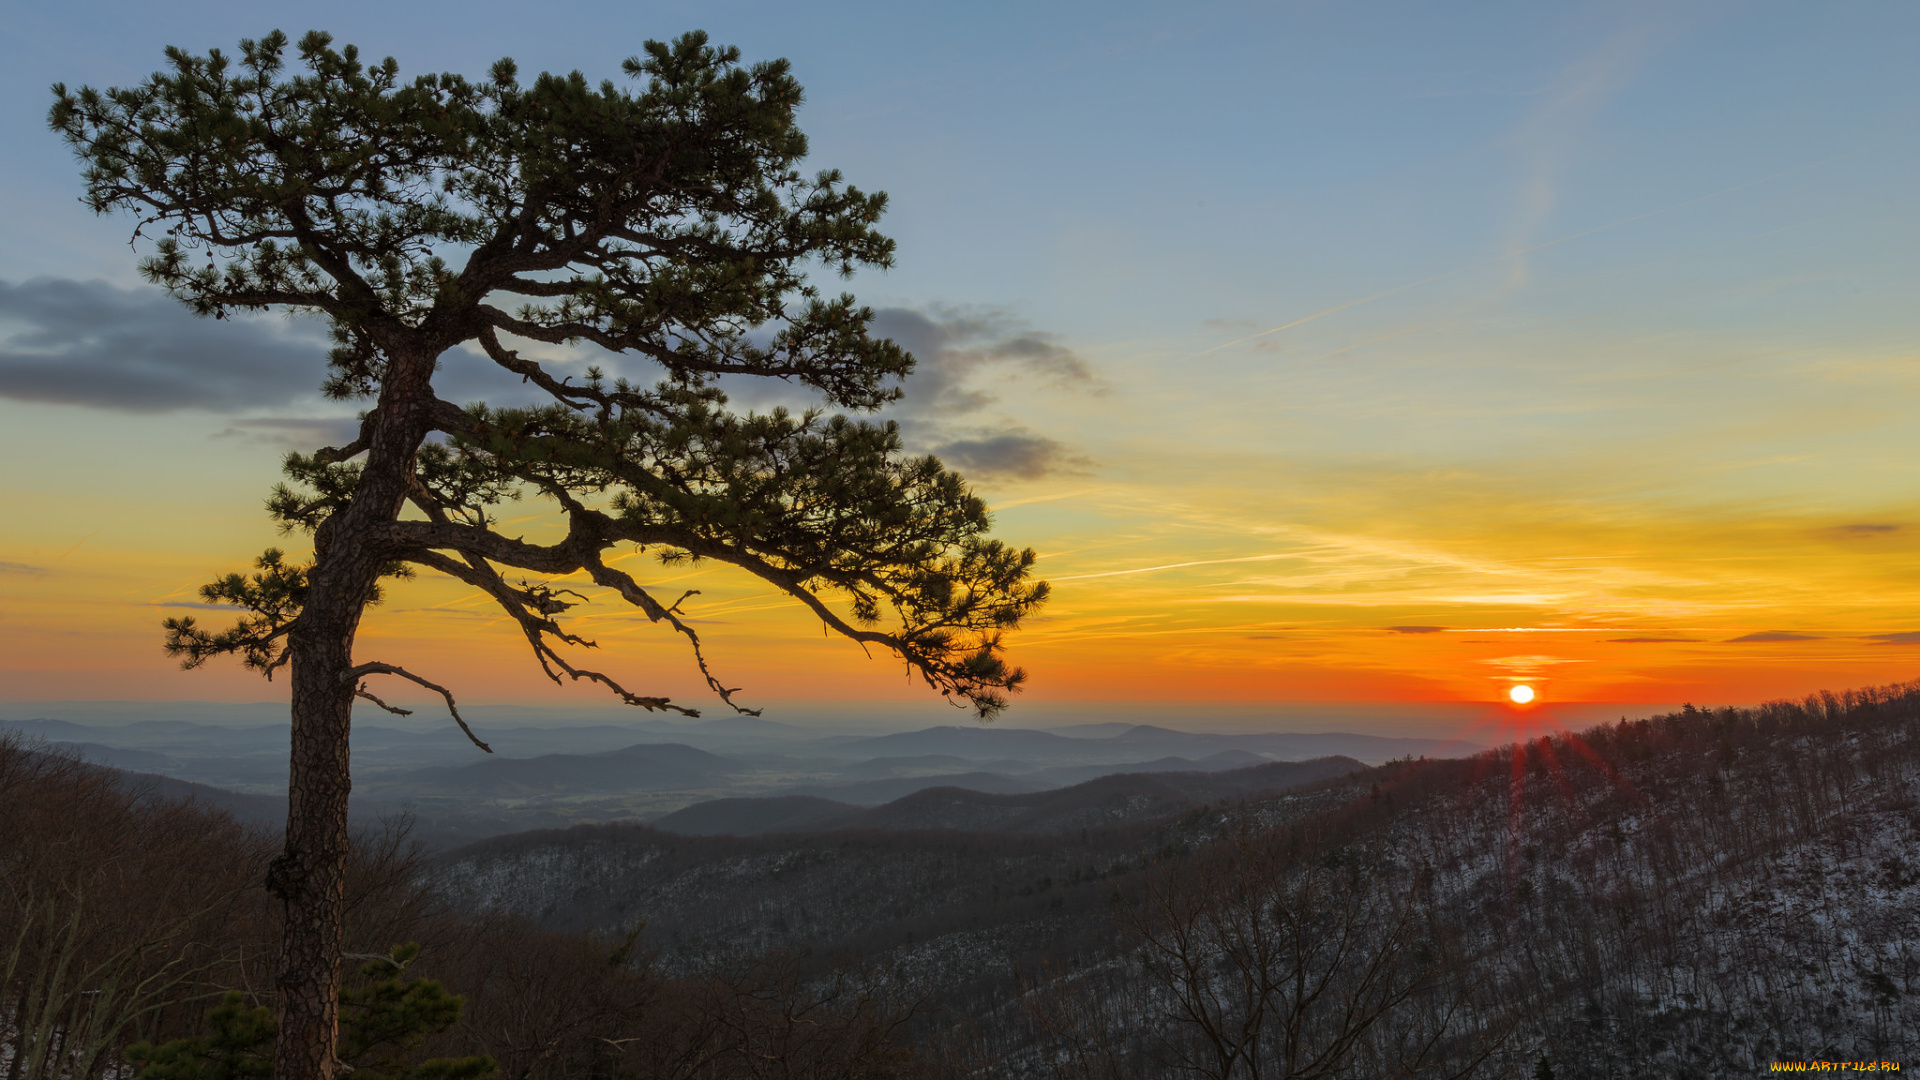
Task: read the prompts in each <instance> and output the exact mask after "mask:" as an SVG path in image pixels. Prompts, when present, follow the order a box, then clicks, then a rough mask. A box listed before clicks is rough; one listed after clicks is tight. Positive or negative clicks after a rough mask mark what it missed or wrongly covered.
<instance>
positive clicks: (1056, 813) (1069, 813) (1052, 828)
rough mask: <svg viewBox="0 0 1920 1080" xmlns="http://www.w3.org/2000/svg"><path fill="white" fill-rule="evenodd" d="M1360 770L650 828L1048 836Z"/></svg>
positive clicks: (806, 798)
mask: <svg viewBox="0 0 1920 1080" xmlns="http://www.w3.org/2000/svg"><path fill="white" fill-rule="evenodd" d="M1366 767H1367V766H1366V765H1364V764H1363V763H1361V762H1359V761H1356V760H1354V759H1353V758H1349V757H1325V758H1318V759H1315V760H1313V761H1301V762H1269V763H1267V764H1263V765H1255V766H1252V767H1251V768H1243V769H1232V770H1222V771H1215V772H1162V773H1115V774H1111V775H1107V776H1101V777H1097V778H1095V779H1092V780H1088V781H1086V782H1084V783H1080V784H1075V785H1073V786H1070V787H1063V788H1054V789H1049V790H1044V791H1033V792H1022V793H1009V792H991V791H982V790H979V789H977V788H967V787H963V786H955V785H942V786H938V787H926V788H921V789H919V790H916V791H913V792H910V793H908V794H906V795H904V796H902V797H900V798H897V799H894V800H892V801H891V802H887V803H884V804H882V805H880V806H874V807H861V806H856V805H852V804H849V803H844V802H837V801H834V800H831V799H825V798H820V797H818V796H812V795H783V796H772V797H767V798H727V799H714V800H710V801H708V802H702V803H695V804H694V805H692V806H689V807H687V808H686V809H684V810H678V811H675V812H674V813H671V814H668V815H666V816H665V817H662V818H659V819H657V820H655V821H653V822H652V823H651V824H652V826H653V827H654V828H656V829H659V830H661V831H663V832H671V833H678V834H681V835H684V836H719V835H733V836H756V835H762V834H766V833H775V832H818V831H829V830H846V829H886V830H901V829H958V830H972V831H992V832H1012V833H1056V832H1065V831H1068V830H1072V829H1085V828H1092V827H1096V826H1102V825H1113V824H1119V823H1122V822H1137V821H1150V820H1156V819H1159V818H1165V817H1171V816H1173V815H1175V814H1179V813H1182V812H1184V811H1186V810H1189V809H1192V808H1193V807H1195V806H1199V805H1203V804H1206V803H1210V802H1215V801H1218V800H1221V799H1232V798H1244V797H1247V796H1250V795H1254V794H1271V793H1274V792H1278V791H1283V790H1285V789H1287V788H1290V787H1296V786H1299V785H1301V784H1310V783H1314V782H1317V781H1321V780H1328V779H1332V778H1335V777H1340V776H1345V775H1348V774H1349V773H1353V772H1358V771H1360V770H1362V769H1365V768H1366ZM983 775H989V776H990V775H992V774H983Z"/></svg>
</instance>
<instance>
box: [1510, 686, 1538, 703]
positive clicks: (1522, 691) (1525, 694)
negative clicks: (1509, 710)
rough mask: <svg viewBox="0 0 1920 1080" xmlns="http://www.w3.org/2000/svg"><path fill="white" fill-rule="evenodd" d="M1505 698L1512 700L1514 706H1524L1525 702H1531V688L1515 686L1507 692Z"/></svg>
mask: <svg viewBox="0 0 1920 1080" xmlns="http://www.w3.org/2000/svg"><path fill="white" fill-rule="evenodd" d="M1507 696H1508V697H1510V698H1512V699H1513V703H1514V704H1515V705H1525V704H1526V703H1527V702H1529V701H1532V700H1533V687H1531V686H1525V685H1522V686H1516V687H1514V688H1513V689H1511V690H1509V691H1507Z"/></svg>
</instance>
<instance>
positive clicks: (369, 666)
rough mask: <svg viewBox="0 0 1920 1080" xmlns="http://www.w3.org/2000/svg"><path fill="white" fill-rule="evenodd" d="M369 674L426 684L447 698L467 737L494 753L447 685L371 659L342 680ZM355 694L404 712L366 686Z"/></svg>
mask: <svg viewBox="0 0 1920 1080" xmlns="http://www.w3.org/2000/svg"><path fill="white" fill-rule="evenodd" d="M368 675H398V676H400V677H401V678H403V679H406V680H407V681H408V682H413V683H418V684H419V685H421V686H424V687H426V688H427V689H429V690H432V691H434V692H436V693H438V694H439V695H440V696H441V697H443V698H446V699H447V711H448V712H450V713H452V714H453V722H454V723H456V724H459V725H460V730H461V731H464V732H466V733H467V738H469V739H472V740H473V745H475V746H477V747H479V748H480V749H482V750H485V751H486V752H487V753H489V754H491V753H493V747H491V746H488V745H487V744H486V743H483V742H481V741H480V736H478V735H475V734H474V733H473V729H472V728H470V727H468V726H467V722H466V721H465V720H463V719H461V717H460V710H459V709H458V708H456V707H455V706H454V704H453V691H451V690H448V689H447V688H446V687H444V686H441V685H440V684H439V683H437V682H429V681H428V680H426V679H423V678H421V677H420V676H418V675H415V674H414V673H413V672H411V671H408V670H407V669H406V668H403V667H400V666H399V665H397V664H383V663H380V662H379V661H378V660H375V661H370V662H368V663H365V664H360V665H357V666H355V667H352V668H349V669H347V671H346V672H344V673H343V674H342V677H341V681H342V682H357V681H359V680H360V679H362V678H364V677H366V676H368ZM355 696H357V697H364V698H372V699H373V701H374V703H375V704H377V705H379V706H380V707H381V708H383V709H386V710H387V711H388V712H403V710H400V709H395V708H393V707H391V706H389V705H388V704H386V703H385V702H383V701H381V700H380V699H379V698H376V697H373V695H372V694H369V693H367V692H366V689H365V688H364V687H362V688H361V689H360V690H358V691H356V692H355Z"/></svg>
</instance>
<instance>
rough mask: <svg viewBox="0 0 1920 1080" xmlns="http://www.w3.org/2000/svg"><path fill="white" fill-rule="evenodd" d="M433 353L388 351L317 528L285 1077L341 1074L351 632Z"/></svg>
mask: <svg viewBox="0 0 1920 1080" xmlns="http://www.w3.org/2000/svg"><path fill="white" fill-rule="evenodd" d="M433 364H434V360H433V357H432V355H431V354H425V355H422V354H419V353H414V354H412V355H408V354H404V353H403V354H398V355H392V354H390V368H389V373H390V377H389V379H388V380H387V383H386V385H385V387H384V388H383V389H382V392H381V395H380V403H379V405H378V407H377V408H376V409H375V412H374V416H373V417H372V421H373V425H372V431H371V436H372V437H371V439H370V441H369V446H368V451H367V459H366V465H365V470H364V472H363V473H362V474H361V480H360V483H359V485H358V486H357V487H356V488H355V489H354V496H353V501H352V503H351V504H349V505H348V506H347V507H346V509H344V510H343V511H341V512H340V513H339V514H337V515H335V516H334V517H333V518H332V519H330V520H328V521H327V522H326V523H324V524H323V525H322V526H321V527H320V530H319V532H318V533H316V534H315V536H314V566H313V570H312V572H311V574H310V575H309V577H308V595H307V599H306V603H305V605H304V606H303V607H302V608H301V612H300V618H299V622H298V623H297V624H296V625H295V627H294V628H293V630H292V632H291V633H290V634H289V635H288V648H289V649H290V650H291V653H292V659H291V660H290V662H289V667H290V682H291V684H292V724H293V730H292V745H291V748H290V753H289V755H288V776H287V832H286V843H285V847H284V849H283V850H282V852H281V854H280V857H279V858H277V859H275V860H274V861H273V865H272V866H271V867H270V868H269V869H268V872H267V887H268V889H269V890H271V891H272V892H273V893H274V895H276V896H278V897H279V898H280V899H281V900H282V901H283V902H284V903H285V906H286V908H285V916H284V919H285V921H284V923H283V925H282V930H281V942H280V971H279V975H278V976H277V977H276V979H275V981H274V988H275V990H276V991H277V997H278V1002H277V1005H278V1009H277V1011H278V1017H277V1019H278V1021H279V1034H278V1037H277V1038H276V1040H275V1043H274V1071H273V1075H274V1077H275V1080H334V1078H335V1077H336V1076H337V1075H338V1074H339V1073H340V1071H341V1070H340V1066H339V1062H338V1060H337V1059H336V1057H335V1053H336V1048H337V1046H338V1031H339V1022H340V966H341V964H340V952H341V948H342V939H343V935H344V932H345V917H346V871H347V848H348V831H347V800H348V796H349V794H350V793H351V791H352V789H353V780H352V775H351V772H350V770H349V760H348V759H349V753H348V748H349V739H350V735H351V732H352V719H353V700H354V688H355V680H354V679H353V677H352V674H351V673H352V671H353V667H354V662H353V639H354V634H355V633H356V632H357V631H358V630H359V627H360V616H361V614H362V613H363V612H364V610H365V609H366V605H367V600H368V598H369V597H370V596H371V595H372V593H373V590H374V587H375V586H376V585H377V584H378V582H379V579H380V574H381V571H382V569H383V568H384V567H385V566H386V564H387V561H388V559H387V555H386V552H385V549H384V545H383V544H382V542H381V540H380V536H381V534H382V530H383V527H384V526H386V525H389V524H391V523H392V522H394V521H395V520H397V519H398V518H399V515H400V509H401V507H402V505H403V504H404V501H405V498H406V493H407V489H408V485H409V483H410V482H411V479H412V476H413V471H414V467H415V455H416V453H417V452H418V450H419V447H420V443H421V440H422V439H424V438H425V436H426V433H427V430H428V426H427V425H428V420H427V412H428V410H427V408H426V405H427V404H428V403H430V402H431V401H432V399H433V395H432V392H431V387H430V385H429V379H430V377H431V375H432V372H433Z"/></svg>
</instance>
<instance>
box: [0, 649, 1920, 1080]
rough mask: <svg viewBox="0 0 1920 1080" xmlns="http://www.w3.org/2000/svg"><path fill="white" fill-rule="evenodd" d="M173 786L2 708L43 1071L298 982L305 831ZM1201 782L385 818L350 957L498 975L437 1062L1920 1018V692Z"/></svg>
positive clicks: (1853, 1031)
mask: <svg viewBox="0 0 1920 1080" xmlns="http://www.w3.org/2000/svg"><path fill="white" fill-rule="evenodd" d="M1262 768H1265V767H1262ZM1196 775H1198V774H1196ZM1205 775H1206V776H1208V777H1211V778H1213V779H1210V780H1207V781H1206V783H1215V782H1223V781H1219V779H1218V778H1220V777H1223V776H1230V775H1231V774H1230V773H1214V774H1205ZM1121 781H1127V778H1125V777H1120V778H1108V779H1107V780H1105V781H1101V782H1099V784H1096V785H1089V790H1091V791H1093V792H1095V793H1099V792H1102V791H1105V790H1106V787H1102V786H1100V785H1101V784H1104V785H1106V786H1107V787H1114V786H1115V785H1118V786H1119V787H1125V784H1121V783H1120V782H1121ZM1128 782H1129V783H1130V782H1131V781H1128ZM1154 782H1155V783H1159V782H1160V781H1158V780H1156V781H1154ZM1191 783H1193V784H1195V785H1199V784H1201V783H1202V781H1201V780H1198V779H1196V780H1193V781H1191ZM1169 790H1172V789H1171V788H1169ZM1195 790H1199V789H1198V788H1195ZM167 794H168V793H167V792H165V791H156V790H152V789H150V788H149V789H141V788H139V787H138V786H137V785H135V786H129V784H128V783H127V781H126V780H125V778H124V776H123V775H122V774H114V773H112V772H110V771H108V770H104V769H100V768H98V767H95V766H91V765H87V764H84V763H81V762H79V761H77V760H75V759H73V758H71V757H68V756H62V755H59V754H49V753H45V752H40V751H36V750H33V749H31V748H28V747H25V746H23V745H21V744H20V743H19V742H17V741H13V740H6V739H0V818H4V820H5V821H6V822H7V823H8V825H9V828H6V829H0V950H4V954H0V955H3V956H4V959H5V964H4V967H0V974H4V982H0V1035H3V1036H4V1043H5V1047H6V1049H5V1050H4V1051H0V1068H4V1069H5V1070H6V1075H7V1076H8V1077H10V1078H13V1077H18V1078H21V1080H40V1078H43V1077H55V1076H61V1077H82V1076H92V1077H104V1076H106V1075H108V1074H109V1073H110V1072H111V1073H115V1074H116V1075H119V1074H121V1073H120V1070H121V1069H122V1068H123V1061H124V1059H123V1057H122V1056H121V1055H122V1054H123V1053H124V1051H125V1049H126V1047H128V1046H129V1045H130V1044H132V1043H134V1042H137V1041H139V1040H142V1039H156V1038H163V1037H173V1036H176V1035H179V1034H184V1033H192V1032H194V1031H197V1030H203V1028H202V1025H203V1024H204V1020H203V1019H202V1017H203V1015H204V1013H205V1009H206V1007H207V1006H208V1004H209V1003H210V1002H211V1001H213V1000H216V998H217V995H218V993H219V992H220V991H222V990H224V989H238V990H241V991H243V992H244V993H245V994H247V995H251V996H252V997H253V998H254V999H255V1000H259V1001H266V1000H267V997H266V995H265V994H264V993H263V990H262V988H264V987H268V986H270V985H271V979H270V977H269V975H268V974H267V971H266V967H267V965H268V964H269V963H270V961H271V957H272V955H273V941H272V937H273V934H272V924H273V918H272V916H273V905H272V902H271V901H270V900H269V899H268V898H267V896H266V894H265V892H264V890H263V889H261V888H260V885H259V882H260V881H261V878H262V872H263V868H264V863H265V859H266V858H267V856H268V854H269V853H270V851H271V844H270V843H268V842H267V838H266V837H265V836H264V835H263V834H262V833H261V832H259V831H257V827H249V826H244V825H242V824H238V823H236V822H235V821H234V820H233V819H232V818H231V817H230V816H229V815H228V813H227V812H226V811H224V810H221V809H218V808H215V807H212V806H210V805H208V804H206V803H204V802H185V803H183V802H179V801H172V800H170V799H169V798H168V797H167ZM928 797H929V793H926V792H923V793H921V794H920V795H919V796H916V797H915V798H918V799H922V800H925V799H927V798H928ZM942 797H950V798H956V799H961V800H962V801H968V802H969V803H970V804H978V805H983V806H989V807H999V808H1001V809H1006V808H1007V807H1008V806H1010V805H1012V804H1011V803H1009V802H1008V800H1009V799H1012V800H1014V801H1015V802H1018V801H1019V800H1027V801H1032V800H1033V798H1034V797H1033V796H1018V797H1009V796H987V795H970V796H963V795H959V794H956V795H953V796H942ZM1063 797H1065V796H1063ZM1074 798H1078V796H1075V797H1074ZM982 800H984V802H983V801H982ZM1068 801H1069V802H1072V801H1073V799H1071V798H1069V799H1068ZM1096 801H1097V800H1096ZM853 809H854V810H855V811H857V812H859V813H871V812H872V811H871V810H861V809H859V808H853ZM1031 809H1032V807H1026V808H1025V809H1023V810H1021V812H1026V811H1027V810H1031ZM834 812H835V813H844V812H845V811H840V810H836V811H834ZM1170 813H1171V816H1160V817H1157V818H1156V817H1154V816H1153V814H1152V813H1151V812H1148V813H1143V814H1142V815H1140V816H1136V817H1131V818H1123V819H1121V820H1119V822H1118V823H1117V824H1109V825H1088V826H1086V827H1065V828H1054V829H1047V830H1035V831H1028V832H1022V833H1014V832H1007V831H1004V830H995V829H976V830H962V829H934V830H915V829H911V828H900V827H896V828H837V829H833V830H829V831H818V832H810V833H809V832H800V833H785V834H771V833H769V834H763V835H756V836H745V837H729V836H687V835H677V834H673V833H668V832H664V831H660V830H655V829H649V828H646V827H643V826H637V825H602V826H584V827H579V828H575V829H571V830H564V831H549V832H535V833H526V834H521V835H518V836H510V837H500V838H496V839H494V840H490V841H486V842H483V843H481V844H478V845H475V846H473V847H470V848H467V849H463V850H460V851H456V852H451V853H447V854H445V855H441V856H436V857H434V858H433V859H432V860H425V859H423V858H422V857H420V856H418V855H409V854H408V851H407V846H406V843H405V841H404V839H403V838H402V837H401V836H400V835H399V834H397V833H394V832H388V833H386V834H376V835H369V836H366V837H363V838H362V840H361V842H360V846H359V848H358V849H357V852H358V853H357V855H356V860H357V861H356V867H355V872H354V878H353V887H352V897H351V906H350V912H351V914H350V927H349V938H350V940H349V948H350V951H353V952H356V953H363V954H380V953H384V952H385V951H386V950H387V949H388V948H390V947H391V946H393V945H396V944H401V943H404V942H409V941H417V942H419V943H420V944H421V945H422V946H423V948H422V951H421V954H420V957H419V959H418V960H417V961H415V962H414V964H413V966H412V967H411V968H410V969H409V970H410V971H411V972H412V973H413V974H414V975H416V976H419V977H432V978H437V979H440V980H443V981H444V982H445V984H446V986H447V987H448V988H449V989H450V990H452V991H454V992H457V993H461V994H464V995H465V996H466V1001H467V1004H466V1010H465V1014H464V1017H463V1019H462V1020H461V1022H460V1023H459V1024H458V1025H456V1026H454V1027H453V1028H451V1029H449V1030H447V1031H445V1032H443V1033H441V1034H439V1035H436V1036H434V1037H433V1038H432V1039H431V1040H429V1041H428V1043H427V1044H425V1045H423V1046H422V1047H421V1048H420V1050H419V1052H420V1053H421V1054H423V1055H424V1054H446V1055H458V1054H486V1055H490V1056H492V1057H493V1058H495V1059H496V1060H497V1061H498V1063H499V1065H500V1069H501V1075H503V1076H509V1077H515V1078H542V1080H544V1078H549V1077H552V1078H558V1077H563V1076H565V1077H608V1078H614V1077H632V1078H636V1080H638V1078H669V1077H671V1078H684V1080H697V1078H709V1080H720V1078H731V1077H771V1076H813V1077H821V1078H825V1077H843V1076H846V1077H874V1078H879V1077H927V1078H950V1080H959V1078H962V1077H965V1078H979V1080H985V1078H987V1077H1113V1078H1123V1077H1124V1078H1134V1077H1138V1078H1149V1077H1151V1078H1158V1077H1172V1076H1189V1075H1198V1076H1213V1077H1254V1076H1262V1077H1270V1076H1310V1075H1324V1076H1341V1077H1346V1076H1389V1075H1402V1076H1404V1075H1414V1076H1433V1077H1451V1076H1465V1075H1476V1076H1514V1077H1523V1076H1540V1075H1544V1072H1543V1071H1542V1070H1543V1068H1544V1069H1545V1070H1550V1071H1551V1073H1552V1075H1553V1076H1555V1077H1560V1078H1563V1080H1577V1078H1582V1077H1601V1076H1617V1075H1620V1074H1622V1073H1624V1072H1627V1071H1635V1070H1645V1069H1659V1070H1661V1071H1663V1072H1673V1073H1675V1074H1682V1073H1684V1074H1687V1075H1695V1076H1729V1077H1730V1076H1736V1075H1740V1076H1745V1075H1751V1074H1752V1073H1754V1072H1755V1071H1765V1070H1766V1068H1767V1063H1768V1062H1770V1061H1775V1060H1789V1061H1791V1060H1821V1059H1824V1060H1830V1061H1831V1060H1902V1059H1912V1058H1913V1057H1914V1056H1915V1053H1916V1051H1920V1040H1917V1039H1916V1034H1915V1033H1916V1032H1920V856H1916V854H1915V853H1916V852H1917V851H1920V686H1916V685H1906V686H1896V687H1890V688H1883V689H1878V690H1867V691H1857V692H1849V693H1845V694H1837V695H1824V694H1823V695H1818V696H1815V697H1812V698H1809V699H1807V700H1805V701H1802V702H1797V703H1774V704H1770V705H1767V706H1764V707H1761V708H1757V709H1747V710H1735V709H1718V710H1696V709H1688V710H1685V711H1682V712H1679V713H1675V714H1672V715H1668V716H1660V717H1654V718H1650V719H1647V720H1639V721H1630V722H1629V721H1622V722H1621V723H1618V724H1611V725H1605V726H1602V727H1598V728H1594V729H1591V730H1588V731H1585V732H1582V733H1579V734H1577V735H1575V734H1561V735H1557V736H1553V737H1551V738H1544V739H1539V740H1535V741H1533V742H1531V743H1525V744H1521V745H1518V746H1510V747H1506V748H1503V749H1502V750H1499V751H1496V752H1491V753H1487V754H1482V755H1479V756H1477V757H1473V758H1466V759H1448V760H1424V759H1413V760H1403V761H1398V762H1393V763H1390V764H1388V765H1386V766H1383V767H1379V768H1374V769H1367V770H1364V771H1360V772H1355V773H1351V774H1349V775H1345V776H1339V777H1335V778H1331V779H1322V780H1318V781H1314V782H1311V783H1308V784H1306V785H1304V786H1298V787H1294V788H1292V789H1290V790H1286V791H1281V792H1273V791H1271V790H1269V791H1266V792H1255V793H1252V794H1246V793H1242V792H1232V791H1229V792H1228V793H1227V794H1224V795H1219V797H1217V798H1214V799H1213V800H1212V801H1211V802H1208V803H1206V804H1205V805H1201V804H1199V803H1198V802H1195V801H1192V800H1191V799H1189V801H1186V802H1183V803H1180V804H1178V805H1175V806H1173V807H1172V809H1171V811H1170ZM1007 820H1012V819H1011V818H1009V819H1007ZM185 868H190V871H188V872H183V869H185Z"/></svg>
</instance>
